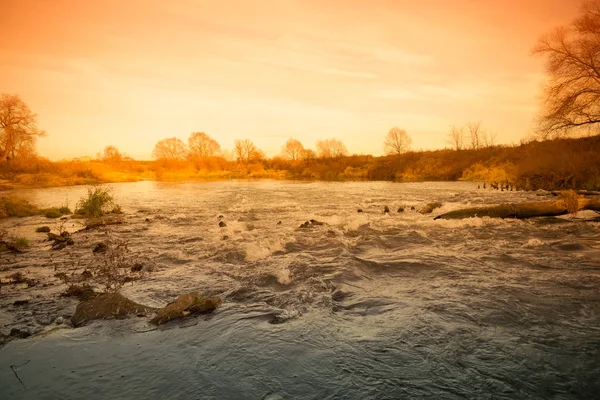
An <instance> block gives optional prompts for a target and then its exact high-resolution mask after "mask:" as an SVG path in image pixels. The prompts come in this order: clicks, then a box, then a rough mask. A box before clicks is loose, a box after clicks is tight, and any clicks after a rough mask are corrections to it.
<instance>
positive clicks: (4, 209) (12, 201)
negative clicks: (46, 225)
mask: <svg viewBox="0 0 600 400" xmlns="http://www.w3.org/2000/svg"><path fill="white" fill-rule="evenodd" d="M38 212H39V209H38V208H37V207H36V206H34V205H33V204H31V203H30V202H29V201H27V200H25V199H23V198H20V197H16V196H11V197H0V218H6V217H29V216H31V215H36V214H37V213H38Z"/></svg>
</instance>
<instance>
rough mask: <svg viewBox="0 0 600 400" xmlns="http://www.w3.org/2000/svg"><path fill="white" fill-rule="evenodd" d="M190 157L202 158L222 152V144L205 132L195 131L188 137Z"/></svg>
mask: <svg viewBox="0 0 600 400" xmlns="http://www.w3.org/2000/svg"><path fill="white" fill-rule="evenodd" d="M188 152H189V153H188V154H189V157H190V159H194V160H201V159H205V158H208V157H213V156H216V155H218V154H219V153H221V146H219V143H217V141H216V140H214V139H213V138H211V137H210V136H208V135H207V134H206V133H204V132H194V133H192V134H191V135H190V137H189V138H188Z"/></svg>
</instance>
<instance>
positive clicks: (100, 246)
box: [92, 242, 108, 253]
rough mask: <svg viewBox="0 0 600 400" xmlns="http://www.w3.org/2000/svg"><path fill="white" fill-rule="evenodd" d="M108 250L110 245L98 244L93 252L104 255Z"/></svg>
mask: <svg viewBox="0 0 600 400" xmlns="http://www.w3.org/2000/svg"><path fill="white" fill-rule="evenodd" d="M106 250H108V245H107V244H106V243H104V242H99V243H96V246H95V247H94V250H92V252H94V253H104V252H105V251H106Z"/></svg>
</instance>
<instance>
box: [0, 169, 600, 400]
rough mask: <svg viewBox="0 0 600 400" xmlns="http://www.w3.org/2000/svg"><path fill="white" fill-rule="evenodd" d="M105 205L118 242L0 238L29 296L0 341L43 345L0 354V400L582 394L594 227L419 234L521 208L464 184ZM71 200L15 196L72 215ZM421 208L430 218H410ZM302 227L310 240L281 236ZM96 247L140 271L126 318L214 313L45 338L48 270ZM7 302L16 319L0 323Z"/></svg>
mask: <svg viewBox="0 0 600 400" xmlns="http://www.w3.org/2000/svg"><path fill="white" fill-rule="evenodd" d="M111 186H112V188H113V194H114V196H115V198H116V201H117V202H118V203H119V204H120V205H121V207H122V209H123V211H124V212H125V214H124V218H125V223H124V224H122V225H114V226H110V227H108V228H107V230H106V231H105V230H104V229H100V230H96V231H87V232H85V231H82V232H77V233H74V234H73V237H74V239H75V245H74V246H70V247H68V248H66V249H64V250H60V251H51V250H49V248H48V247H49V245H48V244H47V242H43V241H42V238H41V237H40V236H39V234H36V233H34V232H33V231H34V229H33V228H35V226H39V225H40V224H42V223H44V224H47V220H45V219H44V218H42V217H28V218H24V219H8V220H4V221H1V222H0V228H4V229H7V230H8V231H9V233H12V234H14V235H19V236H27V237H28V238H30V242H31V247H30V249H29V250H28V251H27V252H26V253H24V254H23V255H17V256H16V257H12V256H4V258H2V259H0V263H3V264H4V265H5V267H3V269H2V271H3V272H2V274H3V275H2V276H6V275H7V274H8V273H11V272H14V270H19V271H25V272H26V274H27V276H30V277H33V278H35V279H38V280H40V281H44V282H47V283H46V286H44V287H33V288H29V289H28V288H18V287H9V286H6V285H5V286H4V287H2V292H0V297H3V298H4V299H3V300H2V311H0V329H2V330H3V332H4V333H8V331H10V328H11V327H13V326H19V327H28V328H29V329H32V330H34V331H35V330H36V329H37V328H39V327H42V328H43V332H44V333H43V334H38V335H34V336H32V337H30V338H28V339H24V340H14V341H11V342H9V343H7V344H6V345H5V346H4V347H2V348H0V393H1V395H0V397H2V398H3V399H59V398H60V399H81V398H86V399H137V398H142V399H143V398H169V399H398V398H436V399H458V398H473V399H492V398H493V399H515V398H524V399H525V398H526V399H549V398H557V399H576V398H577V399H579V398H581V399H584V398H597V396H598V394H599V393H600V222H598V219H597V218H596V217H597V214H594V213H593V212H585V213H582V214H580V215H578V216H577V217H576V218H573V217H570V216H565V217H560V218H538V219H531V220H494V219H489V218H483V219H482V218H470V219H466V220H460V221H444V220H436V221H434V220H433V217H434V216H435V215H438V214H440V213H442V212H445V211H450V210H454V209H458V208H463V207H467V206H476V205H485V204H499V203H503V202H520V201H531V200H535V201H539V200H540V198H539V197H536V195H535V193H532V192H507V191H505V192H500V191H492V190H483V189H477V184H476V183H469V182H459V183H456V182H455V183H403V184H400V183H389V182H344V183H340V182H290V181H269V180H266V181H222V182H193V183H165V182H137V183H123V184H113V185H111ZM85 190H86V189H85V188H84V187H68V188H50V189H36V190H33V189H32V190H20V191H17V192H18V193H17V194H19V195H21V196H24V197H27V198H29V199H30V200H32V201H34V202H36V203H38V204H42V205H48V206H51V205H62V204H66V203H68V204H69V206H70V207H71V208H73V206H74V204H75V202H76V201H77V199H79V198H80V197H81V196H82V195H83V194H85ZM432 201H439V202H441V203H442V204H443V206H442V208H440V209H436V210H435V211H434V212H433V213H432V214H428V215H422V214H420V213H418V212H417V211H416V210H411V207H415V209H419V208H420V207H421V206H423V205H424V204H425V203H429V202H432ZM386 205H387V206H389V208H390V209H391V212H390V213H389V214H384V213H383V208H384V206H386ZM399 207H404V209H405V211H403V212H397V209H398V208H399ZM358 209H361V210H363V212H362V213H358V212H357V210H358ZM220 216H222V217H221V218H220ZM310 219H315V220H317V221H321V222H323V223H324V224H323V225H314V226H311V227H309V228H307V229H299V226H300V224H302V223H303V222H305V221H307V220H310ZM221 220H222V221H224V222H225V223H226V224H227V226H225V227H219V225H218V222H219V221H221ZM59 223H60V222H58V221H53V222H52V223H51V226H52V227H53V228H56V227H57V224H59ZM69 224H70V225H69V226H70V227H71V228H72V230H77V227H78V225H77V223H76V222H71V221H69ZM107 235H108V236H109V237H111V238H113V239H114V240H123V241H127V246H128V252H129V253H128V254H129V257H133V258H136V259H138V260H139V261H140V262H141V263H143V264H144V265H145V268H147V270H148V271H149V272H148V273H147V274H146V275H145V276H144V278H143V279H141V280H139V281H136V282H134V283H132V284H131V283H129V284H126V285H125V286H124V287H123V288H122V291H121V292H122V293H123V294H124V295H126V296H127V297H129V298H130V299H132V300H134V301H136V302H139V303H142V304H145V305H149V306H153V307H161V306H164V305H165V304H166V303H167V302H170V301H173V300H174V299H175V298H176V297H177V295H178V294H181V293H185V292H189V291H193V290H199V291H200V292H202V293H206V294H209V295H219V296H220V297H221V298H222V299H223V304H222V305H221V307H220V308H218V309H217V310H216V312H215V313H214V314H212V315H208V316H202V317H200V318H192V319H188V320H185V321H183V322H179V323H170V324H167V325H165V326H163V327H160V328H159V329H155V328H153V327H152V326H151V325H149V324H148V323H147V319H145V318H136V317H133V318H130V319H126V320H112V321H96V322H93V323H90V324H88V325H86V326H84V327H81V328H76V329H74V328H68V327H66V326H65V325H64V324H63V325H56V324H55V323H54V322H53V321H54V320H55V319H56V318H57V317H59V316H62V315H64V316H68V314H70V313H72V312H73V310H74V308H75V306H76V304H77V303H76V301H75V300H73V299H66V298H60V297H59V296H58V294H59V293H60V292H61V291H62V290H64V288H65V286H64V284H62V283H61V282H60V280H58V279H55V278H53V277H52V276H53V273H54V271H57V270H62V269H69V268H71V269H72V270H77V269H78V268H81V267H82V266H85V264H86V263H92V262H95V261H94V260H95V259H94V257H95V256H94V255H93V254H92V251H91V249H92V248H93V246H94V243H96V242H97V241H98V240H101V239H102V238H103V237H106V236H107ZM38 286H39V285H38ZM22 298H26V299H28V300H29V301H30V304H29V305H27V306H25V307H21V308H19V307H17V306H13V305H12V303H13V301H14V300H17V299H22ZM51 328H53V329H51ZM57 328H59V329H57Z"/></svg>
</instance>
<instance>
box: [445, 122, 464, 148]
mask: <svg viewBox="0 0 600 400" xmlns="http://www.w3.org/2000/svg"><path fill="white" fill-rule="evenodd" d="M464 141H465V131H464V129H463V128H462V127H457V126H454V125H452V127H451V128H450V133H448V140H447V141H446V142H447V143H449V144H450V146H452V148H453V149H454V150H462V148H463V146H464Z"/></svg>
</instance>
